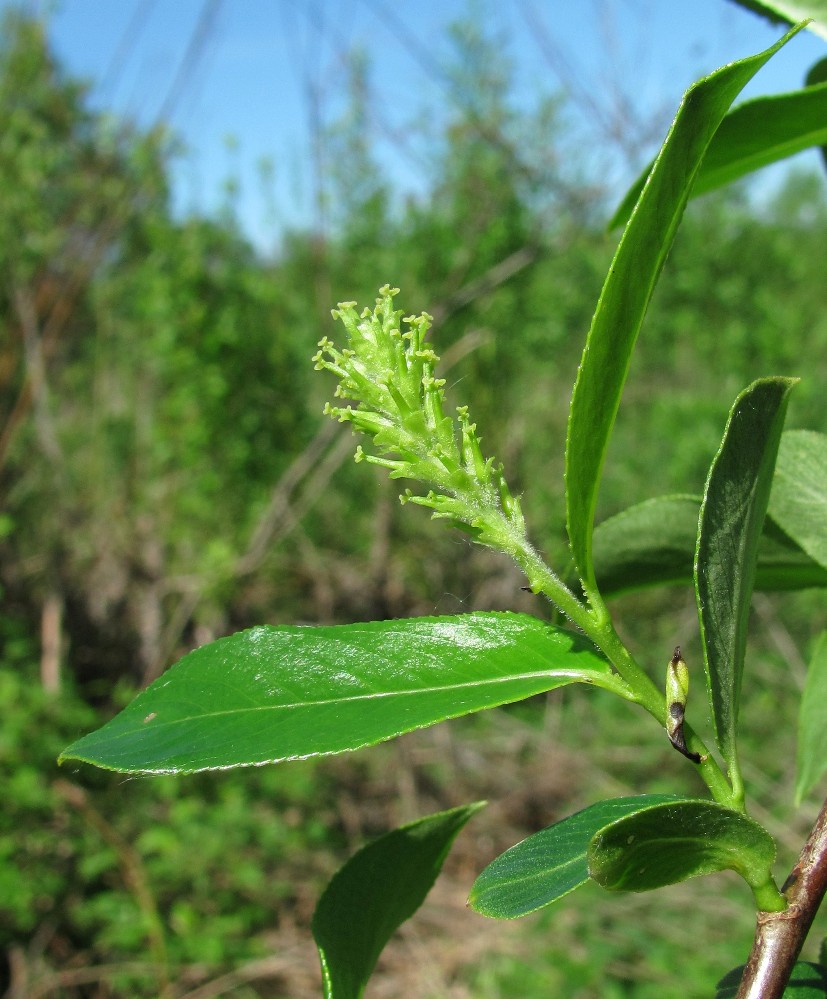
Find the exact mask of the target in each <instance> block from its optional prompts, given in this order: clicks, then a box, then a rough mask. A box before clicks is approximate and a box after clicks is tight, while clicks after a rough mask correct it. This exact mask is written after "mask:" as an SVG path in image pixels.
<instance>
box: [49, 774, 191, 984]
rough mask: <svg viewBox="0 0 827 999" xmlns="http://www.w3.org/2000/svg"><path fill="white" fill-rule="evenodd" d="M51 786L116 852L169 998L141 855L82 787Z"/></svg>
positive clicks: (163, 951) (161, 939)
mask: <svg viewBox="0 0 827 999" xmlns="http://www.w3.org/2000/svg"><path fill="white" fill-rule="evenodd" d="M52 787H53V788H54V790H55V791H57V793H58V794H59V795H60V796H61V797H62V798H63V799H64V801H66V802H67V804H69V805H71V806H72V807H73V808H74V809H75V810H76V811H77V812H79V813H80V814H81V815H82V816H83V818H84V819H86V821H87V822H88V823H89V825H90V826H92V828H93V829H94V830H95V831H96V832H97V833H98V835H99V836H100V837H101V839H103V840H104V841H105V842H107V843H108V844H109V845H110V846H111V847H112V848H113V850H114V851H115V853H116V854H117V857H118V861H119V863H120V865H121V871H122V873H123V878H124V881H125V883H126V884H127V885H128V887H129V888H130V889H131V891H132V893H133V894H134V896H135V901H136V902H137V903H138V908H139V909H140V910H141V912H142V913H143V916H144V919H145V920H146V926H147V936H148V938H149V941H148V942H149V950H150V952H151V953H152V957H153V963H154V967H155V976H156V979H157V988H158V997H159V999H170V997H171V996H172V992H171V988H170V981H169V958H168V956H167V945H166V937H165V934H164V924H163V921H162V920H161V915H160V913H159V912H158V906H157V905H156V904H155V896H154V895H153V893H152V889H151V887H150V884H149V878H148V877H147V875H146V872H145V870H144V865H143V861H142V860H141V856H140V854H139V853H138V851H137V850H136V849H135V848H134V847H133V846H132V844H131V843H127V842H126V840H125V839H124V838H123V837H122V836H121V835H120V833H118V832H117V830H116V829H115V828H114V826H112V825H111V824H110V823H109V822H107V820H106V819H105V818H104V817H103V816H102V815H101V813H100V812H99V811H98V810H97V809H96V808H95V807H94V806H93V805H92V804H91V803H90V801H89V796H88V794H87V793H86V791H84V790H83V788H81V787H79V786H78V785H77V784H72V783H70V782H69V781H66V780H56V781H55V782H54V783H53V785H52Z"/></svg>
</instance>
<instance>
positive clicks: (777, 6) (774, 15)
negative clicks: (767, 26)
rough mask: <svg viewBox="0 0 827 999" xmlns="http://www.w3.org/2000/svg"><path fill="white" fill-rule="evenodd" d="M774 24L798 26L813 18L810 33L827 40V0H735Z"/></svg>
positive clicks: (809, 25)
mask: <svg viewBox="0 0 827 999" xmlns="http://www.w3.org/2000/svg"><path fill="white" fill-rule="evenodd" d="M734 2H735V3H737V4H740V5H741V6H742V7H746V9H747V10H751V11H753V13H755V14H760V15H761V16H762V17H765V18H767V20H768V21H771V22H772V23H773V24H798V22H799V21H804V20H806V19H807V18H811V19H812V20H811V23H810V24H808V25H807V27H808V28H809V30H810V31H812V32H813V33H814V34H816V35H820V36H821V37H822V38H825V39H827V0H734Z"/></svg>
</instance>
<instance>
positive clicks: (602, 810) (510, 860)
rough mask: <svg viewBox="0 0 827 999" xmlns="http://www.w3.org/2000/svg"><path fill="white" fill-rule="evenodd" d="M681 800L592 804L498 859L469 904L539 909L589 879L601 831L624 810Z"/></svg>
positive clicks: (497, 913) (492, 910)
mask: <svg viewBox="0 0 827 999" xmlns="http://www.w3.org/2000/svg"><path fill="white" fill-rule="evenodd" d="M678 800H680V799H679V798H677V797H675V796H674V795H669V794H645V795H640V796H638V797H630V798H614V799H611V800H609V801H600V802H598V803H597V804H595V805H590V806H589V807H588V808H584V809H583V810H582V811H580V812H576V813H575V814H574V815H570V816H569V817H568V818H566V819H563V820H562V821H561V822H556V823H555V824H554V825H553V826H549V827H548V829H543V830H542V831H541V832H538V833H535V834H534V835H533V836H529V837H528V838H527V839H524V840H523V841H522V842H521V843H517V844H516V846H512V847H511V849H510V850H506V851H505V853H501V854H500V856H499V857H497V858H496V860H492V861H491V863H490V864H489V865H488V867H486V868H485V870H484V871H483V872H482V873H481V874H480V876H479V877H478V878H477V880H476V881H475V882H474V887H473V888H472V889H471V895H470V896H469V899H468V904H469V905H470V906H471V908H472V909H475V910H476V911H477V912H480V913H482V915H483V916H491V917H493V918H495V919H516V918H517V917H518V916H525V915H527V914H528V913H530V912H536V910H537V909H541V908H542V907H543V906H545V905H550V904H551V903H552V902H556V901H557V900H558V899H560V898H562V897H563V896H564V895H568V894H569V892H572V891H574V889H575V888H579V887H580V886H581V885H584V884H585V883H586V882H587V881H588V880H589V867H588V863H587V860H586V852H587V850H588V847H589V843H590V842H591V839H592V837H593V836H594V834H595V833H596V832H597V831H598V830H600V829H602V828H603V827H604V826H606V825H607V824H608V823H609V822H612V821H614V820H615V819H617V818H619V817H620V816H622V815H629V814H632V813H634V812H637V811H640V810H641V809H642V808H647V807H649V806H650V805H653V804H658V803H661V802H667V801H678Z"/></svg>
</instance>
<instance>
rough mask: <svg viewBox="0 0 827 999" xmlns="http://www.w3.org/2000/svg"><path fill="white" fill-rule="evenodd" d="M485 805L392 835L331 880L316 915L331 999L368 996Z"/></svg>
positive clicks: (327, 998)
mask: <svg viewBox="0 0 827 999" xmlns="http://www.w3.org/2000/svg"><path fill="white" fill-rule="evenodd" d="M484 804H485V802H477V803H476V804H474V805H466V806H463V807H461V808H453V809H451V810H450V811H447V812H440V813H438V814H437V815H429V816H427V817H426V818H424V819H419V820H417V821H416V822H411V823H410V824H409V825H406V826H402V827H401V828H400V829H394V830H393V831H392V832H389V833H388V834H387V835H385V836H382V837H380V838H379V839H377V840H375V841H374V842H373V843H369V844H368V845H367V846H365V847H363V848H362V849H361V850H360V851H359V852H358V853H356V854H354V856H353V857H351V858H350V860H349V861H348V862H347V863H346V864H345V865H344V867H342V868H341V869H340V870H339V871H338V872H337V873H336V874H335V875H334V876H333V879H332V880H331V881H330V883H329V884H328V886H327V888H326V889H325V891H324V894H323V895H322V897H321V898H320V899H319V904H318V905H317V906H316V912H315V913H314V915H313V936H314V937H315V939H316V945H317V947H318V948H319V957H320V959H321V963H322V976H323V978H324V994H325V999H359V997H360V996H361V995H362V994H363V993H364V990H365V986H366V985H367V981H368V979H369V978H370V975H371V973H372V971H373V969H374V967H375V966H376V962H377V960H378V958H379V955H380V954H381V953H382V949H383V948H384V946H385V944H386V943H387V942H388V940H389V939H390V937H391V936H392V934H393V933H394V932H395V931H396V929H397V928H398V927H399V926H401V925H402V923H404V922H405V920H406V919H410V917H411V916H412V915H413V914H414V913H415V912H416V910H417V909H418V908H419V907H420V905H422V903H423V902H424V901H425V897H426V895H427V894H428V892H429V891H430V890H431V887H432V886H433V883H434V881H436V879H437V875H438V874H439V872H440V870H441V869H442V864H443V862H444V860H445V858H446V856H447V855H448V851H449V850H450V849H451V844H452V843H453V842H454V839H455V838H456V836H457V833H459V831H460V830H461V829H462V827H463V826H464V825H465V823H466V822H467V821H468V820H469V819H470V818H471V816H472V815H473V814H474V813H475V812H477V811H479V809H480V808H482V807H483V805H484Z"/></svg>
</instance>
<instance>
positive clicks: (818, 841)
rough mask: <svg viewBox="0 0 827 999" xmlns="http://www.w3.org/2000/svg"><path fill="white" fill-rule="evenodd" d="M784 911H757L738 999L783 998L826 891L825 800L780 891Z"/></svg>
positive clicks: (826, 804)
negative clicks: (750, 948)
mask: <svg viewBox="0 0 827 999" xmlns="http://www.w3.org/2000/svg"><path fill="white" fill-rule="evenodd" d="M782 892H783V895H784V897H785V898H786V900H787V902H788V903H789V904H788V908H787V909H786V910H785V911H784V912H759V913H758V917H757V924H756V927H755V939H754V940H753V944H752V953H751V954H750V956H749V961H748V962H747V966H746V968H745V969H744V975H743V978H742V979H741V987H740V988H739V990H738V996H737V999H781V996H783V994H784V990H785V988H786V987H787V983H788V982H789V980H790V975H791V974H792V970H793V967H794V966H795V962H796V961H797V959H798V955H799V954H800V953H801V948H802V946H803V944H804V941H805V940H806V938H807V933H808V932H809V930H810V926H811V924H812V922H813V919H814V918H815V915H816V913H817V912H818V908H819V906H820V905H821V901H822V899H823V898H824V894H825V892H827V801H825V802H824V805H823V806H822V808H821V812H820V813H819V816H818V818H817V819H816V823H815V825H814V826H813V829H812V832H811V833H810V835H809V836H808V838H807V842H806V843H805V844H804V849H803V850H802V851H801V854H800V856H799V858H798V861H797V862H796V864H795V867H793V869H792V871H791V872H790V876H789V877H788V878H787V880H786V881H785V882H784V886H783V888H782Z"/></svg>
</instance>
